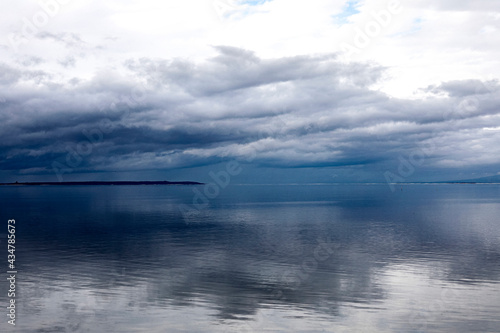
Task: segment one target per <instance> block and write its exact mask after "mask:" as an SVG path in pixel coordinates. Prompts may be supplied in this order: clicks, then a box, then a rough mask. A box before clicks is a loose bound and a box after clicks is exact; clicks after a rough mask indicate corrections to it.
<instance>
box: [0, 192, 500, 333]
mask: <svg viewBox="0 0 500 333" xmlns="http://www.w3.org/2000/svg"><path fill="white" fill-rule="evenodd" d="M499 194H500V186H497V185H408V186H402V187H400V188H398V190H397V191H396V192H395V193H392V192H391V191H390V190H389V188H388V186H384V185H350V186H348V185H328V186H327V185H316V186H313V185H307V186H288V185H287V186H265V185H259V186H256V185H253V186H249V185H233V186H229V187H227V188H225V189H223V190H222V191H221V193H220V195H219V196H218V197H216V198H214V199H212V200H210V204H209V207H208V208H206V209H203V210H201V211H196V212H191V213H190V214H188V216H183V214H182V213H181V211H180V210H179V204H191V203H192V200H193V196H194V194H193V188H192V187H189V186H88V187H69V186H68V187H3V188H0V200H1V211H0V216H1V219H2V221H4V222H5V226H6V221H7V219H10V218H15V219H16V221H17V224H16V225H17V229H16V235H17V244H16V248H17V251H16V256H17V258H16V259H17V264H18V271H19V273H18V281H17V284H18V289H19V292H18V294H17V298H16V299H17V303H18V309H17V311H18V312H17V314H18V320H17V323H18V325H16V329H15V331H17V332H498V327H500V285H499V284H498V282H499V279H500V223H499V218H498V217H499V216H500V199H499V198H500V196H499ZM5 237H6V233H5V234H4V235H3V238H2V244H5V242H4V240H5ZM6 266H7V264H5V267H6ZM0 287H1V290H0V300H1V301H2V304H5V301H6V300H7V297H6V295H7V289H8V288H7V284H6V283H3V284H1V285H0ZM6 321H7V320H4V321H3V322H2V323H1V324H0V325H1V327H0V329H1V330H2V331H14V330H13V329H12V328H11V327H9V325H7V323H6Z"/></svg>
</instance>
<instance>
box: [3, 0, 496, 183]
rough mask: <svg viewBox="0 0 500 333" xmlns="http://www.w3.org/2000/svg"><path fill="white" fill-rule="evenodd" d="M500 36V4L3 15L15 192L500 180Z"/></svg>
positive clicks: (22, 8)
mask: <svg viewBox="0 0 500 333" xmlns="http://www.w3.org/2000/svg"><path fill="white" fill-rule="evenodd" d="M7 3H8V4H7ZM499 29H500V4H499V3H498V1H495V0H477V1H465V0H453V1H452V0H432V1H431V0H418V1H416V0H415V1H413V0H408V1H405V0H400V1H393V0H391V1H336V0H330V1H326V0H309V1H295V0H261V1H236V0H186V1H152V0H140V1H139V0H109V1H92V0H86V1H81V0H41V1H12V0H10V1H4V10H3V11H2V12H1V13H0V36H2V37H1V38H0V182H10V181H34V180H44V181H71V180H194V181H209V180H210V179H211V178H213V177H212V176H213V175H214V174H219V173H220V172H227V169H228V167H229V166H232V167H235V165H236V164H234V163H237V166H238V168H237V170H238V172H237V174H236V172H235V174H234V175H232V180H231V181H233V182H234V183H332V182H400V181H408V182H413V181H439V180H457V179H472V178H478V177H485V176H493V175H498V174H500V164H499V162H500V82H499V76H500V33H499ZM225 170H226V171H225ZM211 175H212V176H211Z"/></svg>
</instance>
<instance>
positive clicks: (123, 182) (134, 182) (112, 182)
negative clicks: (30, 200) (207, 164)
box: [0, 180, 204, 186]
mask: <svg viewBox="0 0 500 333" xmlns="http://www.w3.org/2000/svg"><path fill="white" fill-rule="evenodd" d="M203 184H204V183H199V182H193V181H178V182H169V181H166V180H162V181H86V182H25V183H19V182H15V183H0V185H3V186H7V185H11V186H12V185H14V186H42V185H49V186H55V185H57V186H60V185H66V186H76V185H77V186H81V185H203Z"/></svg>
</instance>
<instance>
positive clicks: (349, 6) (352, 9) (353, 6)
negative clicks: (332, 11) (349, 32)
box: [332, 1, 359, 25]
mask: <svg viewBox="0 0 500 333" xmlns="http://www.w3.org/2000/svg"><path fill="white" fill-rule="evenodd" d="M358 6H359V1H348V2H347V3H346V4H345V8H344V10H343V11H342V13H340V14H337V15H333V16H332V18H333V20H334V22H335V23H337V24H339V25H344V24H347V23H349V21H348V18H349V17H351V16H353V15H356V14H358V13H359V10H358V9H357V7H358Z"/></svg>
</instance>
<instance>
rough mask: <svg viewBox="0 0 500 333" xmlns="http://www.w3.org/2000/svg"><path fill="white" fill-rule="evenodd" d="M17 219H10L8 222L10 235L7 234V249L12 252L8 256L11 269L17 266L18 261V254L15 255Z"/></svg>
mask: <svg viewBox="0 0 500 333" xmlns="http://www.w3.org/2000/svg"><path fill="white" fill-rule="evenodd" d="M15 224H16V220H9V221H8V223H7V230H8V231H9V235H8V236H7V237H8V238H9V239H8V241H7V243H8V249H7V251H8V252H9V253H10V254H9V255H8V257H7V261H8V262H9V268H10V269H15V268H16V266H15V265H14V263H15V262H16V256H15V255H14V252H15V251H16V247H15V244H16V235H15V233H16V227H15Z"/></svg>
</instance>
